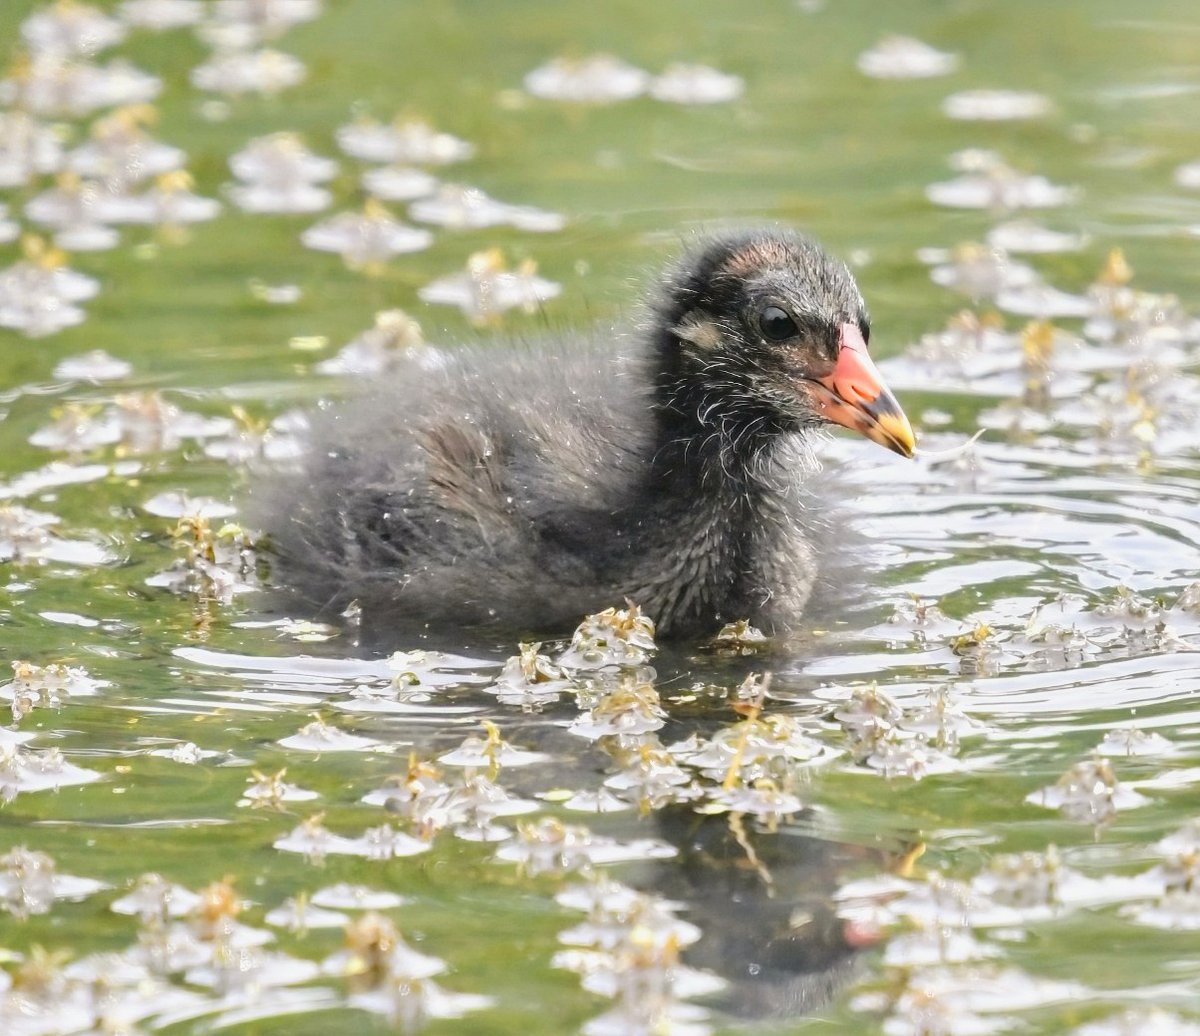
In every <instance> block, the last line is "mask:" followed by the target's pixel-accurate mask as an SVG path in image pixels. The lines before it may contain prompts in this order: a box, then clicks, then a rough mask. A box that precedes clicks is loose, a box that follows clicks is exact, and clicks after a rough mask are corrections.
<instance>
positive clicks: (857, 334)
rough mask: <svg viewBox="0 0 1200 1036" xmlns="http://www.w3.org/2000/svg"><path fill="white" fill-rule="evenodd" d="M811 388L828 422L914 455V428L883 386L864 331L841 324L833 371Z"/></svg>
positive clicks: (889, 447)
mask: <svg viewBox="0 0 1200 1036" xmlns="http://www.w3.org/2000/svg"><path fill="white" fill-rule="evenodd" d="M809 386H810V389H809V394H810V396H811V397H812V399H813V401H814V402H815V403H816V404H817V408H818V409H819V410H820V412H821V416H822V417H824V418H825V420H826V421H830V422H832V423H833V424H840V425H842V426H843V427H846V428H853V429H854V430H855V431H856V432H861V433H862V434H863V435H865V436H866V437H867V438H868V439H870V440H871V441H872V442H877V443H879V445H880V446H886V447H887V448H888V449H889V450H894V451H895V452H896V453H899V454H900V455H901V456H903V457H911V456H912V455H913V450H914V449H915V448H916V445H917V443H916V439H915V438H914V437H913V430H912V425H910V424H909V423H908V418H907V417H906V416H905V415H904V411H903V410H901V409H900V404H899V403H897V402H896V397H895V396H893V395H892V393H891V392H890V391H889V390H888V387H887V386H886V385H884V383H883V377H882V375H881V374H880V373H879V368H878V367H876V366H875V362H874V361H873V360H872V359H871V357H870V354H869V353H868V352H867V343H866V342H864V341H863V336H862V332H861V331H860V330H859V329H858V328H857V327H856V326H855V325H854V324H843V325H842V329H841V341H840V342H839V345H838V358H837V363H836V364H834V368H833V372H832V373H831V374H829V375H827V376H826V377H824V378H813V379H812V380H811V381H810V382H809Z"/></svg>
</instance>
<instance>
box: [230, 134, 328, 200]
mask: <svg viewBox="0 0 1200 1036" xmlns="http://www.w3.org/2000/svg"><path fill="white" fill-rule="evenodd" d="M229 168H230V169H231V170H232V172H233V175H234V176H236V177H237V178H238V179H239V180H240V181H242V182H241V183H240V184H237V185H235V186H233V187H231V188H230V191H229V193H230V196H231V197H232V198H233V200H234V204H236V205H237V206H238V208H240V209H242V210H243V211H245V212H275V213H284V212H319V211H320V210H321V209H324V208H327V207H328V206H329V204H330V202H331V201H332V199H333V195H332V194H331V193H330V192H329V191H328V190H326V189H325V188H323V187H320V186H318V185H319V184H322V183H324V182H326V181H327V180H331V179H333V177H334V176H336V175H337V171H338V166H337V163H336V162H334V161H333V160H332V159H329V158H322V157H321V156H319V155H315V154H313V153H312V152H311V151H309V150H308V148H307V147H306V146H305V144H304V141H303V140H302V139H301V138H300V137H299V136H297V135H296V134H294V133H275V134H273V135H272V136H269V137H258V138H256V139H255V140H252V141H250V143H249V144H247V145H246V147H245V148H243V149H242V150H241V151H239V152H237V153H236V154H234V155H232V156H230V159H229Z"/></svg>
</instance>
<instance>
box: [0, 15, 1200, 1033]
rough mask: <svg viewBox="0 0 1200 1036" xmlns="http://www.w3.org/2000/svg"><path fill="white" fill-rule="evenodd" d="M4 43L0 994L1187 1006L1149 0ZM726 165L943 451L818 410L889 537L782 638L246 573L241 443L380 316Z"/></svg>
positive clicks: (629, 1029) (1169, 231)
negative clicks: (404, 624)
mask: <svg viewBox="0 0 1200 1036" xmlns="http://www.w3.org/2000/svg"><path fill="white" fill-rule="evenodd" d="M170 25H173V26H174V27H169V26H170ZM0 41H2V42H0V46H2V47H3V48H4V51H5V54H4V57H5V58H6V59H7V60H8V62H9V65H8V71H6V72H3V73H0V325H3V326H0V370H2V371H3V378H2V382H0V442H2V444H3V448H2V451H0V452H2V457H0V564H2V566H3V577H2V579H0V583H2V584H3V585H0V654H2V655H3V659H0V661H3V662H4V663H5V665H7V662H11V663H12V664H13V668H14V673H13V681H12V682H11V683H7V684H6V686H4V687H3V689H0V696H5V697H6V698H7V699H10V700H11V701H12V703H13V706H12V712H13V722H12V724H11V726H8V727H6V728H3V729H0V788H2V791H3V798H4V800H5V801H4V805H3V806H2V807H0V908H3V912H0V965H2V968H0V1031H3V1032H4V1033H12V1034H26V1033H28V1034H34V1033H36V1034H43V1033H46V1034H48V1033H77V1032H78V1033H83V1032H103V1033H110V1034H115V1033H122V1034H123V1033H133V1032H139V1031H164V1032H170V1033H185V1032H199V1031H207V1030H208V1029H210V1028H213V1027H221V1028H222V1031H228V1032H234V1033H288V1034H304V1033H311V1034H317V1033H321V1034H326V1033H340V1032H351V1031H354V1032H368V1031H369V1032H376V1031H377V1032H388V1031H394V1030H395V1029H396V1028H402V1029H415V1028H418V1027H420V1026H421V1025H425V1026H426V1027H427V1031H428V1032H430V1033H439V1032H445V1033H450V1032H470V1033H513V1032H521V1033H525V1034H528V1036H534V1034H542V1033H544V1034H559V1033H565V1032H575V1031H584V1032H587V1033H593V1034H608V1033H612V1034H624V1033H643V1032H645V1033H649V1032H654V1033H681V1034H682V1033H688V1034H691V1033H703V1032H730V1033H737V1032H778V1033H793V1032H794V1033H805V1032H810V1031H811V1032H828V1031H839V1032H856V1033H857V1032H874V1031H882V1032H886V1033H889V1034H907V1033H913V1034H926V1033H927V1034H934V1033H953V1034H966V1033H989V1032H997V1031H1003V1030H1006V1029H1013V1028H1021V1029H1023V1030H1024V1031H1028V1032H1036V1033H1065V1032H1072V1033H1079V1034H1085V1033H1086V1034H1088V1036H1099V1034H1105V1033H1110V1034H1115V1033H1127V1032H1130V1033H1131V1032H1139V1033H1140V1032H1155V1033H1168V1032H1171V1033H1197V1032H1200V948H1198V947H1200V943H1198V942H1197V939H1196V930H1197V929H1200V810H1198V808H1197V799H1196V788H1197V785H1198V784H1200V720H1197V719H1196V718H1195V717H1194V713H1193V702H1194V699H1195V698H1196V695H1197V693H1198V691H1200V665H1198V664H1197V662H1196V657H1197V656H1196V655H1195V652H1196V650H1197V648H1200V584H1197V582H1196V581H1197V579H1200V509H1198V508H1197V495H1198V493H1200V453H1198V451H1197V446H1196V432H1195V413H1196V409H1197V406H1198V405H1200V382H1198V381H1197V377H1196V373H1195V371H1196V367H1197V365H1198V362H1200V323H1198V322H1197V316H1196V314H1197V312H1198V311H1200V306H1198V305H1197V299H1198V298H1200V263H1197V261H1196V257H1197V249H1198V240H1200V122H1198V121H1197V118H1196V114H1195V113H1196V110H1197V94H1198V93H1200V63H1198V62H1197V60H1196V56H1197V54H1198V53H1200V12H1198V11H1197V10H1196V7H1195V5H1194V3H1191V2H1186V0H1174V2H1172V0H1144V2H1142V3H1139V4H1137V5H1132V4H1129V3H1118V2H1116V0H1093V2H1088V3H1059V4H1052V5H1051V4H1045V3H1041V2H1037V0H1013V2H1010V3H1006V4H1003V5H1000V4H988V3H983V2H977V0H976V2H968V0H958V2H951V3H932V2H918V0H897V2H893V3H890V4H887V5H880V4H877V3H870V2H867V0H793V2H790V3H785V2H783V0H778V2H775V0H769V2H763V3H759V4H755V5H730V4H727V3H724V2H718V0H688V2H683V0H661V2H658V3H653V4H648V3H633V2H614V3H609V4H589V3H583V2H579V0H571V2H565V3H558V4H553V5H549V4H542V3H536V2H533V0H514V2H510V3H506V4H503V5H492V4H481V3H468V2H465V0H460V2H451V0H447V2H443V3H411V4H400V3H396V2H395V0H327V2H325V3H322V2H321V0H244V2H243V0H215V2H211V3H210V2H193V0H129V2H127V3H123V4H118V3H111V4H107V3H105V4H100V5H99V7H90V6H85V5H82V4H78V3H70V2H66V0H64V2H61V3H57V4H50V5H46V4H41V3H34V2H31V0H4V3H3V4H2V5H0ZM918 41H919V42H918ZM596 54H607V55H610V56H611V57H610V59H609V60H607V61H601V62H599V63H598V64H592V65H587V64H584V62H585V59H588V58H589V57H591V56H592V55H596ZM680 64H683V65H684V67H683V68H682V69H680V68H679V67H677V66H679V65H680ZM696 65H699V66H703V67H702V68H701V69H699V70H697V69H695V68H690V67H688V66H696ZM114 113H115V114H114ZM421 120H425V121H426V122H427V123H428V125H429V126H431V127H434V128H435V129H436V131H437V133H438V134H444V135H442V136H439V135H436V134H432V133H430V132H426V131H425V130H423V129H422V128H421V127H420V121H421ZM273 134H287V136H282V137H272V136H271V135H273ZM261 138H270V139H267V140H262V139H261ZM256 140H257V141H260V143H258V144H257V145H254V146H250V147H248V145H251V142H252V141H256ZM235 156H237V157H235ZM231 160H232V163H231ZM445 184H452V185H453V184H459V185H464V184H469V185H470V186H471V187H473V188H478V189H480V190H481V191H483V192H486V196H481V195H478V194H465V193H463V192H462V191H461V190H457V189H455V188H453V187H451V188H449V189H446V188H445V187H444V186H439V185H445ZM489 198H492V199H499V200H500V202H502V203H507V205H508V206H509V207H505V205H504V204H501V205H500V206H493V205H492V204H491V203H490V202H489V201H488V199H489ZM512 206H515V208H513V207H512ZM281 209H282V210H284V211H277V210H281ZM389 213H390V216H389ZM338 214H345V215H343V216H342V217H341V219H340V220H339V221H338V222H335V223H332V224H330V223H328V222H327V221H329V220H331V219H337V217H338ZM392 220H395V221H397V222H396V223H394V222H392ZM401 220H402V221H403V223H402V224H401V225H397V223H398V222H399V221H401ZM764 220H769V221H781V222H784V223H787V224H790V225H794V226H797V227H801V228H804V229H806V230H808V231H811V232H812V233H814V234H816V235H817V236H819V237H820V238H822V239H823V240H824V242H825V243H826V244H827V245H828V247H829V248H830V249H831V250H832V251H834V252H836V253H837V254H839V255H842V256H844V257H846V258H847V260H848V261H849V262H850V263H851V265H852V266H853V268H854V270H855V273H856V275H857V277H858V278H859V281H860V283H861V285H862V288H863V291H864V294H865V295H866V297H867V299H868V300H869V303H870V306H871V310H872V319H873V327H874V336H873V343H872V348H873V349H874V350H876V351H877V353H878V355H879V356H881V357H884V360H883V361H882V362H881V367H882V368H883V370H884V373H885V375H886V376H887V378H888V380H889V382H890V384H891V385H892V387H893V389H894V390H895V391H896V392H897V395H898V396H899V397H900V398H901V400H902V402H903V403H904V405H905V408H906V410H907V411H908V413H909V414H910V416H911V417H912V419H913V422H914V425H916V426H917V428H918V434H919V436H920V440H921V446H922V448H923V449H925V450H927V451H928V453H927V455H926V456H922V457H919V458H918V459H917V460H915V461H912V462H906V461H902V460H900V459H898V458H896V457H893V456H892V455H890V454H887V453H885V452H884V451H883V450H880V449H879V448H878V447H875V446H873V445H871V444H870V443H866V442H859V441H857V440H853V439H852V438H851V437H849V436H840V435H839V436H838V437H837V438H834V439H831V440H830V441H829V442H828V443H827V444H825V445H824V446H823V447H822V457H823V459H824V460H825V462H826V464H827V467H828V469H829V470H830V472H831V473H832V474H834V475H835V476H836V479H837V483H838V486H839V490H838V492H839V493H840V494H841V495H842V496H843V497H844V498H845V499H846V501H847V502H848V506H849V507H850V508H851V509H852V510H853V511H854V512H855V514H856V522H857V524H858V525H859V526H861V528H862V529H863V530H864V532H865V533H866V534H867V536H868V537H869V539H870V541H871V542H872V544H873V547H872V548H871V549H870V550H867V548H864V554H869V555H870V562H869V563H864V565H863V566H862V569H861V571H859V570H852V572H851V573H848V574H847V575H846V576H845V577H844V579H847V580H849V585H848V586H847V594H846V597H847V601H846V602H843V603H839V604H838V605H837V606H836V607H834V606H832V605H831V606H829V607H827V608H823V609H821V610H820V611H819V613H818V614H817V615H816V616H815V617H814V620H813V626H812V628H811V629H809V630H808V631H807V632H806V633H805V635H804V636H803V637H801V638H799V639H798V640H797V641H796V642H794V643H789V644H787V645H779V644H775V645H771V644H767V645H762V644H758V643H756V642H754V640H753V638H752V637H750V636H748V635H747V634H746V633H745V632H744V631H742V632H740V633H738V632H736V631H735V632H734V633H732V634H730V635H729V636H727V637H726V640H725V642H724V643H721V644H717V645H715V646H714V645H706V646H703V647H698V646H695V645H693V646H690V647H688V646H684V647H679V646H671V647H664V648H663V649H662V650H660V651H657V652H656V651H655V650H653V648H652V646H651V645H650V643H649V639H648V631H647V630H646V628H645V627H644V625H643V624H641V623H639V621H638V620H637V617H636V615H634V616H625V617H624V618H621V617H618V616H612V615H609V616H607V617H604V616H601V617H600V618H599V619H597V620H595V621H594V622H593V623H592V625H591V626H590V627H585V628H584V630H583V632H582V633H581V634H580V635H579V636H578V637H577V639H576V642H575V643H574V644H571V634H572V631H571V630H570V629H565V630H562V631H561V638H562V639H561V641H560V642H558V643H545V644H543V646H542V647H541V649H540V651H541V657H539V655H538V651H537V649H533V648H529V649H526V650H525V652H524V655H523V656H522V655H520V654H518V651H519V648H518V644H517V643H516V639H515V638H514V639H513V640H511V641H509V640H501V641H497V640H481V639H480V638H479V637H478V636H477V635H476V636H467V635H466V634H463V635H455V634H454V633H453V631H450V632H449V633H448V634H446V635H445V636H443V637H441V638H440V639H439V640H438V641H437V642H436V643H435V642H433V641H429V640H425V639H423V638H421V637H420V636H417V635H415V634H411V633H404V634H402V633H399V632H398V633H397V635H396V637H395V638H394V640H393V642H390V643H386V644H379V643H370V644H366V643H360V642H359V640H358V638H357V636H356V633H355V624H354V622H353V618H352V617H351V618H350V619H347V621H346V623H345V624H344V625H342V626H341V627H332V626H327V625H321V624H316V623H312V622H308V621H306V620H308V619H309V618H310V617H309V616H305V615H302V614H292V615H290V616H288V617H287V619H286V620H285V619H283V618H281V617H280V615H279V614H278V612H277V611H273V610H271V603H270V601H269V600H268V599H267V598H266V597H265V595H264V594H262V593H261V592H259V590H258V589H257V586H258V584H259V579H260V577H261V576H263V574H264V571H263V568H262V565H261V562H262V559H261V558H256V557H255V555H254V551H253V540H254V536H253V532H254V530H243V529H241V528H240V527H238V526H237V524H236V523H237V521H238V518H239V512H238V507H239V505H240V501H241V500H243V499H244V495H245V490H246V487H247V484H248V482H249V481H250V480H251V479H252V478H254V477H255V472H257V471H260V470H261V465H262V464H263V463H264V457H265V458H266V463H268V464H274V465H286V464H287V463H288V461H289V459H290V458H291V457H292V456H293V455H294V450H295V448H296V443H297V439H296V429H297V426H298V423H299V422H301V421H302V420H303V418H302V417H298V416H297V415H302V414H303V413H304V411H305V409H306V408H308V407H311V406H314V405H316V404H317V402H318V401H320V400H323V399H331V398H335V397H337V396H339V395H344V394H346V393H347V392H350V391H353V386H354V384H355V383H356V380H357V381H359V382H361V380H362V379H363V378H364V377H365V378H370V377H371V376H372V374H371V370H372V369H373V367H374V366H376V365H379V364H386V363H387V361H388V357H389V351H390V350H402V349H421V348H423V346H422V345H421V344H420V341H421V339H420V337H419V334H418V332H417V331H416V330H415V329H414V327H413V325H412V324H411V321H410V320H409V319H408V317H411V318H414V319H416V320H417V321H419V323H420V327H421V329H422V330H421V333H423V336H424V340H425V341H427V342H430V343H432V344H433V345H434V346H436V347H445V348H452V347H453V344H454V343H455V342H460V341H468V340H471V341H473V340H486V339H487V338H488V337H489V336H492V335H494V334H496V333H501V334H509V335H514V336H518V337H528V336H536V335H541V334H544V333H545V332H546V331H553V330H554V329H559V328H566V327H581V326H587V325H591V324H593V323H602V324H603V323H608V322H610V321H613V320H615V319H617V318H618V315H619V314H621V313H623V312H624V313H628V312H629V311H630V310H631V309H632V308H634V307H635V306H636V304H637V302H638V300H639V298H640V295H639V291H640V289H639V288H638V287H637V286H638V285H640V284H643V283H644V282H645V280H646V278H647V277H648V276H649V275H650V274H651V272H652V271H653V270H654V269H656V268H657V266H658V264H659V263H660V262H661V261H662V260H663V259H664V258H665V257H666V256H668V255H671V254H673V253H674V252H675V251H677V250H678V247H679V244H680V242H681V241H684V240H686V239H687V237H688V235H689V234H690V233H691V232H692V230H693V229H694V228H696V227H699V226H702V225H713V224H714V223H718V224H719V223H731V224H737V223H747V222H756V221H757V222H761V221H764ZM485 224H486V225H485ZM314 228H316V229H314ZM413 228H417V229H415V230H414V229H413ZM56 234H57V235H58V239H57V241H55V240H54V235H56ZM347 250H349V251H350V254H349V255H348V257H346V258H344V257H343V255H340V254H338V253H339V252H343V251H347ZM497 250H498V251H497ZM535 264H536V265H535ZM69 271H73V272H69ZM455 274H460V275H461V274H467V276H465V277H463V276H460V277H459V278H458V279H457V280H451V281H449V282H448V283H447V282H446V281H445V280H444V279H445V278H447V277H451V276H453V275H455ZM76 275H79V276H76ZM431 285H436V286H434V287H431ZM506 292H507V293H508V296H507V297H509V298H510V301H513V302H517V303H521V302H524V303H526V304H525V305H520V304H518V305H514V306H513V307H512V308H509V309H504V311H503V312H500V311H499V310H500V309H503V308H504V307H502V306H501V305H500V303H501V302H503V301H504V300H505V298H506V294H505V293H506ZM456 300H459V301H457V302H456ZM481 300H483V302H485V303H487V305H486V306H485V309H484V311H479V310H478V306H479V304H480V301H481ZM446 302H450V303H451V304H446ZM395 310H402V311H403V314H407V315H408V317H405V316H404V315H403V314H397V313H396V312H394V311H395ZM372 329H374V330H373V333H372V334H370V335H368V336H367V337H366V338H365V339H364V338H362V337H361V336H362V335H363V333H364V332H366V331H370V330H372ZM351 342H357V347H356V349H355V350H353V351H351V352H350V353H345V352H343V351H342V350H343V347H345V346H346V345H347V344H348V343H351ZM95 350H102V351H103V353H104V354H105V355H104V356H93V355H91V354H92V353H93V351H95ZM429 355H430V356H432V357H436V353H430V354H429ZM347 368H358V369H359V371H360V372H359V373H357V374H356V373H354V372H353V370H350V372H348V373H347V372H346V371H347ZM363 369H365V370H366V373H363V372H362V371H363ZM339 370H341V371H342V373H338V371H339ZM980 429H987V430H988V431H987V432H986V433H985V434H984V436H983V437H982V438H981V439H979V440H978V441H977V442H975V443H973V444H972V445H970V446H968V447H967V448H965V449H954V447H959V446H962V444H964V443H965V442H967V440H968V439H969V438H970V436H971V435H973V434H974V433H975V432H976V431H978V430H980ZM939 451H947V452H944V453H941V454H940V455H939ZM600 603H603V602H600ZM580 619H581V620H582V619H583V616H580ZM714 632H715V631H714ZM598 639H599V640H606V641H607V643H606V644H604V645H602V646H601V645H598V643H597V640H598ZM768 673H769V674H770V675H769V677H767V676H764V675H763V674H768ZM4 679H5V680H6V681H7V676H5V677H4ZM155 875H157V876H158V877H154V876H155ZM399 940H403V942H401V941H399ZM406 945H407V947H409V949H405V946H406Z"/></svg>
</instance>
